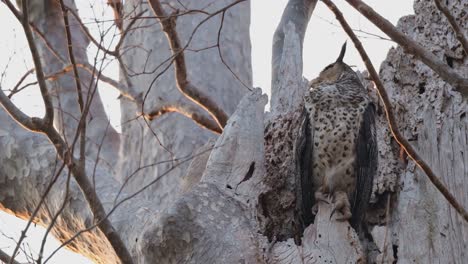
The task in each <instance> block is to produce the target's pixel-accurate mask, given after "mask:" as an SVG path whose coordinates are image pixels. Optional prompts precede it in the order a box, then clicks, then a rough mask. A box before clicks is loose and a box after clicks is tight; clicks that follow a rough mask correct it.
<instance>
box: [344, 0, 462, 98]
mask: <svg viewBox="0 0 468 264" xmlns="http://www.w3.org/2000/svg"><path fill="white" fill-rule="evenodd" d="M346 1H347V2H348V3H349V4H350V5H351V6H352V7H354V8H355V9H356V10H357V11H359V12H360V13H361V14H362V15H364V16H365V17H366V18H367V19H369V21H371V22H372V23H373V24H374V25H376V26H377V27H378V28H379V29H380V30H382V31H383V32H384V33H385V34H387V35H388V36H389V37H390V38H391V39H392V40H393V41H395V42H396V43H398V44H399V45H400V46H401V47H402V48H403V49H404V50H405V51H406V52H408V53H410V54H412V55H414V56H415V57H416V58H417V59H419V60H421V61H422V62H423V63H424V64H426V65H427V66H429V67H430V68H431V69H432V70H433V71H434V72H436V73H437V74H438V75H439V76H440V77H441V78H442V79H444V80H445V81H446V82H447V83H449V84H451V85H452V86H453V87H454V88H455V89H457V90H458V91H459V92H460V93H461V94H462V95H463V96H464V97H467V96H468V79H466V78H463V77H462V76H460V75H459V74H457V73H456V72H455V71H453V70H452V69H450V68H449V67H448V66H447V65H446V64H444V63H443V62H442V61H441V60H439V59H438V58H437V57H436V56H435V55H434V54H432V53H431V52H429V51H427V50H426V49H424V48H423V47H422V46H420V45H419V44H418V43H417V42H416V41H414V40H412V39H410V38H409V37H408V36H406V35H405V34H403V33H402V32H401V31H399V30H398V29H397V28H395V27H394V26H393V25H392V23H390V22H389V21H388V20H386V19H385V18H384V17H382V16H381V15H379V14H378V13H377V12H375V11H374V10H373V9H372V8H371V7H370V6H368V5H366V4H365V3H364V2H362V1H360V0H346Z"/></svg>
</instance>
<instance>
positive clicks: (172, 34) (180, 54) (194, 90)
mask: <svg viewBox="0 0 468 264" xmlns="http://www.w3.org/2000/svg"><path fill="white" fill-rule="evenodd" d="M149 3H150V5H151V8H152V9H153V12H154V13H155V14H156V16H158V17H160V18H159V19H158V20H159V22H160V24H161V27H162V29H163V31H164V33H165V34H166V36H167V39H168V42H169V46H170V47H171V50H172V53H173V56H174V72H175V76H176V84H177V88H178V89H179V91H180V92H181V93H182V94H184V95H185V96H187V98H189V99H190V100H191V101H193V102H194V103H195V104H197V105H199V106H200V107H201V108H203V109H205V110H206V111H207V112H208V113H209V114H210V115H211V116H212V117H213V119H214V120H216V123H217V124H218V126H219V127H220V128H221V129H223V128H224V126H225V125H226V122H227V120H228V116H227V114H226V113H225V112H224V110H223V109H221V108H220V107H219V106H218V105H217V104H216V102H214V101H213V100H212V99H211V98H210V97H209V96H208V95H206V94H204V93H203V92H202V90H200V89H199V88H198V87H196V86H195V85H193V84H192V83H191V82H190V81H189V80H188V77H187V67H186V64H185V56H184V49H183V48H182V45H181V44H180V39H179V36H178V35H177V32H176V23H175V19H176V17H174V16H168V15H166V13H165V11H164V10H163V8H162V6H161V3H160V2H159V0H150V1H149ZM163 17H164V18H163Z"/></svg>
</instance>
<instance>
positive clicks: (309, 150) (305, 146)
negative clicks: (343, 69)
mask: <svg viewBox="0 0 468 264" xmlns="http://www.w3.org/2000/svg"><path fill="white" fill-rule="evenodd" d="M302 116H303V119H302V123H301V129H300V135H299V137H300V138H301V142H300V144H299V147H298V148H297V152H296V155H297V159H296V161H297V162H298V164H297V168H298V170H299V175H298V176H299V179H298V181H297V183H298V184H297V186H296V191H297V192H298V193H297V195H296V197H298V198H300V199H298V203H299V204H298V205H299V208H298V211H300V212H301V219H302V228H305V227H306V226H308V225H309V224H311V223H312V222H313V220H314V217H313V215H312V206H313V204H314V195H313V193H312V192H313V191H312V190H313V188H312V168H313V167H312V165H313V163H312V157H313V155H312V154H313V141H312V138H313V135H314V131H313V128H314V125H313V122H314V120H313V119H312V117H313V116H314V106H313V105H312V103H311V102H310V97H307V96H306V97H305V107H304V110H303V113H302Z"/></svg>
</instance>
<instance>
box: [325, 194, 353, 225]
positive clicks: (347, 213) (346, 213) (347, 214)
mask: <svg viewBox="0 0 468 264" xmlns="http://www.w3.org/2000/svg"><path fill="white" fill-rule="evenodd" d="M334 198H335V199H334V200H335V201H334V208H333V210H332V213H331V215H330V218H331V217H332V216H333V214H334V213H335V212H336V211H339V212H340V213H341V215H337V216H336V217H335V219H336V220H337V221H346V220H349V219H350V218H351V215H352V214H351V204H350V203H349V199H348V194H346V193H345V192H343V191H337V192H336V193H335V195H334Z"/></svg>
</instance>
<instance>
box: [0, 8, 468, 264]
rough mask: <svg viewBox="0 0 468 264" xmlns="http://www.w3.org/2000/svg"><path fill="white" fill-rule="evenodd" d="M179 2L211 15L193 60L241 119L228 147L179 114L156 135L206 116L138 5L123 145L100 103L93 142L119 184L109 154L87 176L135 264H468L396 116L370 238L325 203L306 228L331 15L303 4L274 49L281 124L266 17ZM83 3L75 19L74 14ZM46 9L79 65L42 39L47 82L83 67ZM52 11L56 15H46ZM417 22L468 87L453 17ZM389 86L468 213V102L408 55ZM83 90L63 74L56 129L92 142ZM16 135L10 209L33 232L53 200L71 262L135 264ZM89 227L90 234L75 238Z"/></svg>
mask: <svg viewBox="0 0 468 264" xmlns="http://www.w3.org/2000/svg"><path fill="white" fill-rule="evenodd" d="M51 2H54V1H51ZM51 2H49V1H45V3H47V4H51ZM177 2H178V3H176V4H175V3H172V2H171V4H173V5H176V6H172V7H171V6H169V5H162V6H163V7H164V10H165V12H166V13H168V14H172V15H178V14H181V13H183V12H184V11H186V10H204V12H205V13H204V12H192V13H190V14H184V15H180V16H178V17H177V19H176V25H177V26H176V30H177V33H178V36H179V38H180V41H181V43H182V45H185V44H187V43H188V42H189V41H190V45H188V46H187V48H186V49H185V50H184V51H183V52H184V55H185V62H186V64H187V65H186V68H187V79H188V80H189V81H190V82H192V83H193V84H195V86H196V87H198V88H200V89H202V91H203V92H204V93H205V94H208V95H209V96H210V98H211V99H212V100H213V101H214V102H215V103H216V104H217V105H219V106H221V107H222V108H223V110H224V111H225V112H226V113H227V114H228V115H229V116H230V118H229V120H228V122H227V125H226V126H225V127H224V128H222V129H223V132H222V134H221V135H217V134H216V133H213V131H211V130H208V129H205V128H202V127H200V126H198V125H197V124H196V123H195V122H194V120H191V119H189V118H187V117H186V116H184V115H181V114H180V112H179V113H177V111H175V112H176V113H166V112H164V111H162V112H161V113H162V114H161V115H159V116H158V117H157V118H155V119H154V120H149V119H148V118H144V116H142V115H141V113H144V114H146V113H150V112H152V111H154V110H158V109H166V110H167V109H169V108H171V107H175V108H176V107H178V106H184V107H186V108H185V110H187V109H198V107H199V106H197V105H196V104H195V103H194V102H193V101H191V100H190V99H188V98H187V97H186V96H185V95H184V94H182V93H181V92H180V91H179V90H178V89H177V86H176V85H177V83H176V81H175V77H174V69H173V66H171V63H172V59H173V57H171V56H172V55H173V54H172V53H171V52H180V51H171V50H170V49H169V44H168V39H167V36H166V35H165V34H164V33H163V32H162V29H161V26H160V23H158V21H160V20H158V19H161V20H163V19H165V18H161V17H159V18H145V19H138V18H137V17H138V16H140V15H141V14H142V12H143V15H144V16H149V17H151V16H154V14H153V13H152V12H151V8H150V7H149V3H148V2H146V1H139V0H132V1H125V7H124V14H123V17H124V19H123V29H124V30H125V29H126V28H128V27H130V26H131V30H129V31H128V32H127V33H125V34H126V37H125V39H124V41H123V44H122V46H121V50H120V52H121V53H120V54H121V55H122V56H121V58H120V59H121V61H122V62H123V63H122V65H121V67H122V68H121V80H120V82H121V87H120V88H121V89H122V91H121V92H122V94H126V95H131V96H122V97H121V106H122V134H121V135H118V134H117V133H116V132H115V131H114V130H112V129H111V130H109V129H107V130H106V129H104V127H105V126H104V125H105V124H106V123H107V122H108V119H107V117H106V116H105V113H104V111H103V110H102V103H101V102H100V99H99V97H95V98H94V100H93V102H94V103H93V104H92V107H91V111H92V116H91V117H89V124H90V125H89V126H88V130H87V135H88V137H89V142H94V141H98V140H99V139H102V136H103V135H106V136H108V138H109V141H106V142H105V143H104V145H103V146H104V148H106V149H105V152H106V153H107V154H104V155H105V156H104V157H103V158H106V159H109V164H117V169H115V170H114V169H113V168H112V167H109V166H105V164H102V163H99V164H97V166H96V169H95V167H94V165H95V162H96V154H97V149H94V150H93V147H92V143H90V144H89V145H90V147H89V149H90V153H89V154H88V155H87V160H86V161H87V163H86V164H87V166H86V169H87V170H86V173H87V175H88V177H89V179H90V180H92V181H93V182H94V183H95V189H96V193H97V194H98V195H99V199H100V200H101V203H102V204H103V206H104V207H105V210H106V212H107V213H109V214H110V216H109V220H110V221H111V222H112V224H113V227H114V229H115V232H116V233H117V234H118V235H119V236H120V237H121V238H122V240H123V242H124V244H125V246H126V247H127V248H128V250H129V251H130V253H131V255H132V257H133V258H134V262H135V263H364V262H365V261H366V260H367V261H368V262H373V261H376V262H377V263H395V262H396V263H413V262H415V263H465V262H466V261H467V256H466V253H465V251H466V248H464V247H465V244H466V243H465V242H466V241H468V234H467V233H468V231H467V223H466V222H463V220H462V218H460V217H459V216H458V215H457V214H456V212H455V211H454V210H453V209H452V208H451V207H450V206H449V204H448V203H447V202H446V200H445V199H444V198H443V197H442V196H441V195H440V194H439V193H438V192H437V191H436V189H435V188H434V187H433V186H432V185H431V184H430V182H429V181H428V180H427V178H426V177H425V176H424V175H422V172H421V171H420V170H419V169H418V168H416V167H415V164H414V163H413V162H411V161H408V160H406V157H405V156H404V155H400V154H399V152H400V150H399V146H398V145H397V144H396V143H395V142H394V141H393V139H392V138H391V135H390V133H389V130H388V128H387V123H386V121H385V119H384V117H383V115H380V116H379V119H378V138H379V159H380V160H379V175H378V176H377V180H376V181H374V183H375V184H374V194H373V201H372V202H373V204H372V208H371V209H370V212H369V214H368V219H367V222H368V223H367V224H368V226H369V228H370V229H369V231H370V237H366V238H364V239H363V238H362V237H361V238H360V237H358V236H357V235H356V232H355V231H354V230H353V229H352V228H351V227H350V226H349V224H348V223H347V222H337V221H335V220H333V219H330V217H329V216H330V212H331V206H329V205H326V204H320V207H319V211H318V213H317V215H316V216H315V218H314V219H313V221H312V219H310V220H311V222H310V223H308V222H304V220H303V219H304V217H303V215H304V214H305V212H304V206H303V204H302V203H303V202H304V201H302V189H301V188H304V186H303V184H302V183H301V178H300V175H299V174H300V170H301V169H302V168H301V167H300V164H299V162H298V161H299V160H300V159H301V158H302V157H301V155H302V154H301V153H303V152H301V151H300V148H302V147H304V144H307V143H304V141H303V140H302V139H303V138H304V137H305V135H304V134H303V133H304V126H305V121H304V120H305V116H304V113H303V111H302V108H303V106H302V97H303V95H304V93H305V91H306V89H307V80H305V79H304V78H303V77H302V42H303V38H304V34H305V30H306V28H307V24H308V20H309V18H310V15H311V14H312V12H313V10H314V8H315V5H316V3H317V1H308V0H303V1H302V0H291V1H289V3H288V5H287V7H286V9H285V12H284V14H283V17H282V20H281V22H280V23H279V26H278V29H277V31H276V33H275V38H274V43H273V45H274V49H273V52H274V54H273V65H272V66H273V80H272V100H271V109H272V110H271V112H270V113H268V114H265V110H264V106H265V104H266V103H267V98H266V96H265V95H263V94H262V91H261V90H260V89H258V88H256V89H253V88H251V86H252V72H251V64H250V63H251V62H250V39H249V23H250V21H249V16H250V4H249V3H248V2H247V1H245V2H242V1H241V2H239V3H237V4H235V5H233V6H232V7H230V8H228V9H226V10H225V12H218V13H216V15H215V16H213V17H212V18H210V19H207V18H208V17H209V16H210V15H209V14H212V13H213V12H217V11H219V10H221V9H223V8H224V7H226V6H228V5H229V4H232V3H235V1H228V0H225V1H224V0H223V1H215V2H212V1H208V0H206V1H205V0H203V1H200V0H193V1H192V0H190V1H183V5H182V4H181V3H180V2H179V1H177ZM67 3H68V5H69V6H70V7H71V8H74V2H73V1H70V2H67ZM36 4H37V3H36ZM163 4H164V3H163ZM467 5H468V1H467V0H458V1H455V0H454V1H450V3H449V5H448V7H449V10H452V12H453V15H454V17H455V19H456V21H459V22H460V25H461V26H462V27H464V28H462V29H464V30H465V31H466V30H467V24H466V23H463V21H466V14H465V13H463V12H462V11H463V10H465V9H466V7H467ZM30 8H31V11H33V14H34V15H33V16H32V17H31V19H32V21H33V22H34V23H35V24H37V27H38V28H39V29H40V30H41V31H43V33H44V34H45V36H46V37H47V39H48V41H49V42H50V43H49V44H50V46H52V48H53V50H55V51H56V53H57V54H59V57H63V60H66V62H63V61H60V59H58V58H57V56H56V55H54V54H53V53H51V52H50V47H47V46H46V45H44V42H43V41H42V40H41V39H40V38H38V39H37V40H36V42H37V43H42V44H41V45H40V52H41V57H42V59H43V61H44V64H45V65H46V67H45V71H46V75H47V74H51V73H54V72H57V71H60V70H62V69H63V68H64V67H66V66H68V64H69V62H68V58H67V56H68V55H67V53H66V46H67V45H66V43H64V42H63V40H64V39H65V38H64V37H63V36H64V35H63V34H64V30H63V24H62V22H61V21H62V20H61V18H63V17H62V16H60V15H59V13H58V12H59V11H57V10H58V9H53V8H49V9H47V10H45V9H44V6H39V7H38V6H34V5H31V7H30ZM35 8H36V9H35ZM175 9H178V11H177V12H174V10H175ZM34 12H35V13H34ZM47 12H52V13H49V16H44V15H45V14H47ZM54 12H55V13H54ZM415 13H416V14H415V15H412V16H407V17H404V18H402V19H401V20H400V22H399V24H398V28H399V29H400V30H402V31H403V32H404V33H406V34H407V35H408V36H409V37H411V38H413V39H415V40H417V41H418V42H419V43H421V44H422V45H423V46H424V47H425V48H426V49H428V50H429V51H431V52H432V53H434V54H435V56H437V57H439V58H444V59H445V61H446V62H447V64H448V65H450V67H451V68H452V69H453V70H454V71H456V72H457V73H458V74H459V75H460V76H462V77H465V78H466V77H468V75H467V72H468V66H467V63H466V61H467V54H464V53H463V47H462V46H461V44H460V43H459V42H458V41H457V38H456V34H455V33H454V32H452V30H451V28H450V27H449V24H448V22H447V21H446V20H445V17H444V16H443V15H442V14H441V13H440V12H438V11H437V9H436V7H435V5H433V3H432V2H431V1H421V0H417V1H416V2H415ZM133 19H137V20H136V21H135V22H132V21H133ZM205 19H206V21H205ZM200 23H201V24H200ZM311 26H314V25H311ZM71 30H72V32H73V36H74V40H73V44H74V45H73V47H74V52H75V56H76V57H77V58H78V59H79V60H80V63H83V64H87V59H86V53H85V48H86V46H87V45H88V44H89V41H88V39H87V38H86V37H85V35H84V34H83V32H82V31H80V30H79V29H78V27H72V28H71ZM194 30H195V31H196V32H195V33H194ZM218 40H219V42H218ZM217 45H219V48H220V51H221V55H222V57H223V59H221V58H220V55H219V53H218V49H217ZM75 47H76V48H75ZM209 47H213V48H209ZM206 48H209V49H206ZM380 75H381V78H382V80H383V81H384V84H385V88H386V89H387V91H388V93H389V95H390V97H391V98H392V100H393V102H392V103H393V107H394V110H395V112H396V114H397V117H398V122H399V128H400V129H401V130H402V131H404V135H405V136H406V137H407V138H408V139H409V140H410V141H411V142H412V143H413V144H414V146H416V147H417V148H418V150H419V151H420V153H423V154H424V158H425V159H426V160H427V161H428V162H429V163H430V165H431V167H432V168H433V169H434V170H435V171H436V172H437V174H438V175H442V178H443V181H444V182H445V184H446V185H447V186H448V188H449V189H450V190H451V192H452V193H453V194H454V195H455V196H456V198H457V199H458V200H459V201H461V202H462V204H463V205H464V206H465V208H466V207H468V204H467V201H468V191H467V190H468V186H467V184H468V183H467V182H468V181H467V180H466V179H467V175H468V158H467V156H466V153H467V152H468V136H467V135H468V133H467V132H468V123H467V119H466V111H467V110H468V109H467V103H466V100H463V98H462V96H461V95H460V94H459V92H457V91H456V89H454V88H452V87H451V86H450V85H449V84H447V83H446V82H444V81H443V80H441V79H440V77H438V75H437V74H436V73H434V72H433V71H432V70H431V69H430V68H429V67H427V66H425V65H424V64H422V63H421V62H419V61H417V60H415V59H414V58H413V57H411V56H409V55H407V54H405V53H404V52H403V49H402V48H401V47H397V48H394V49H392V50H390V52H389V54H388V57H387V59H386V60H385V61H384V62H383V63H382V66H381V71H380ZM72 76H73V75H72V74H71V73H69V75H63V76H62V75H61V76H60V77H59V78H58V79H57V80H52V81H49V83H48V85H49V88H51V90H52V91H54V92H55V93H57V94H56V96H57V98H59V99H57V98H56V99H55V100H54V102H55V106H56V107H57V109H59V110H57V113H58V115H57V118H58V119H57V120H56V125H57V127H58V129H60V130H61V131H66V130H67V129H70V130H69V131H70V132H69V133H67V132H65V138H67V139H69V138H71V137H72V135H73V132H76V127H77V122H76V116H78V117H79V114H80V110H79V106H78V103H77V98H76V91H75V90H74V89H75V86H74V85H72V84H73V83H74V82H73V81H72V78H73V77H72ZM80 80H81V82H82V83H83V85H86V86H87V87H90V88H91V87H92V86H93V82H94V81H95V80H93V76H92V75H91V74H89V72H87V71H80ZM90 85H91V86H90ZM368 86H369V87H371V86H372V85H371V84H369V83H368ZM129 97H130V98H129ZM54 98H55V97H54ZM59 102H60V103H59ZM376 104H378V102H377V99H376ZM185 110H184V111H185ZM65 112H69V113H72V114H73V115H76V116H75V118H68V117H67V116H66V115H65V114H64V115H62V113H65ZM163 112H164V113H163ZM168 112H171V111H168ZM201 113H202V114H201V115H202V116H203V118H206V119H210V118H211V117H210V115H209V114H208V113H207V112H201ZM62 117H63V119H62ZM94 118H98V119H99V122H94V121H95V119H94ZM0 122H1V124H2V128H0V150H1V151H0V209H1V210H3V211H7V212H10V213H13V214H15V215H17V216H18V217H21V218H24V219H28V218H30V217H31V216H32V215H33V213H34V211H35V209H36V207H37V206H38V205H39V204H40V203H41V201H42V200H43V196H44V193H46V191H47V190H48V187H49V186H52V187H51V189H50V191H49V192H48V193H47V197H46V198H45V200H44V204H42V205H41V206H40V207H39V210H38V213H37V214H36V215H35V217H34V219H33V220H34V221H35V222H38V223H39V224H41V225H45V226H47V225H49V224H50V223H51V222H52V221H54V215H55V214H59V217H58V218H57V220H56V222H55V223H54V226H53V228H52V229H51V232H52V234H53V235H54V236H55V237H57V238H58V239H60V240H61V241H64V242H65V241H67V240H68V239H71V238H72V240H71V241H70V243H68V244H67V246H68V247H69V248H71V249H73V250H75V251H77V252H79V253H81V254H83V255H85V256H88V257H90V258H92V259H93V260H95V261H96V262H98V263H117V262H119V259H118V256H117V254H116V253H115V252H114V248H113V247H112V245H111V243H109V241H108V239H107V237H106V236H105V235H104V234H103V233H102V232H101V231H99V230H98V229H97V228H96V227H95V224H96V223H95V219H94V216H93V214H92V213H91V211H90V210H89V209H88V204H87V202H86V201H85V199H84V198H83V195H82V193H81V190H80V188H79V187H78V185H77V184H76V182H75V181H74V180H73V178H69V177H70V174H69V172H68V169H67V168H65V169H63V170H62V169H61V168H62V167H63V166H62V165H64V164H63V163H62V161H60V160H58V159H57V157H56V156H57V155H56V152H55V151H54V147H53V146H52V145H51V144H50V143H49V141H48V140H47V138H46V137H45V136H43V135H40V134H34V133H31V132H29V131H26V130H24V129H23V128H22V127H20V126H19V125H18V124H16V123H15V122H14V121H12V120H11V118H10V117H9V116H8V115H7V113H6V112H4V111H1V112H0ZM119 137H120V139H119ZM106 146H107V147H106ZM117 147H120V152H119V153H118V155H117V154H116V151H115V150H116V148H117ZM69 181H70V184H68V182H69ZM51 183H53V185H51ZM67 186H68V187H67ZM63 205H65V206H63ZM116 206H117V207H116ZM86 228H89V229H90V231H86V232H83V233H80V235H78V236H77V237H76V238H75V237H74V235H75V234H77V232H79V231H80V230H84V229H86ZM377 249H378V250H377ZM0 253H1V252H0Z"/></svg>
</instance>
